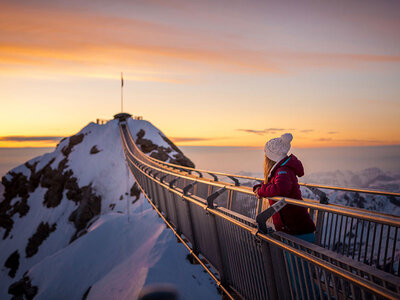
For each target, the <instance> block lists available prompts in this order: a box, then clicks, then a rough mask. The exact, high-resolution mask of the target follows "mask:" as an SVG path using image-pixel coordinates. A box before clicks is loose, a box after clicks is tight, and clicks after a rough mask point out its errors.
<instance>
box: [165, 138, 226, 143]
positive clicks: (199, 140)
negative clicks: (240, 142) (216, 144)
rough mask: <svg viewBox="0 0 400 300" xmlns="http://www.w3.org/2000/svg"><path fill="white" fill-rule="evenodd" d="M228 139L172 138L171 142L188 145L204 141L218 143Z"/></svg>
mask: <svg viewBox="0 0 400 300" xmlns="http://www.w3.org/2000/svg"><path fill="white" fill-rule="evenodd" d="M223 139H227V137H213V138H208V137H172V138H170V140H171V141H173V142H174V143H175V142H176V143H186V142H204V141H218V140H223Z"/></svg>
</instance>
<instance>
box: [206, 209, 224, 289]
mask: <svg viewBox="0 0 400 300" xmlns="http://www.w3.org/2000/svg"><path fill="white" fill-rule="evenodd" d="M207 214H208V216H209V219H210V223H211V228H212V229H213V231H212V234H213V235H214V239H215V241H216V248H217V257H218V264H219V265H218V266H217V268H218V272H219V277H220V281H221V283H222V285H225V267H224V262H223V257H222V251H221V244H220V239H219V234H218V227H217V222H216V221H215V218H216V216H215V215H214V214H210V213H208V212H207Z"/></svg>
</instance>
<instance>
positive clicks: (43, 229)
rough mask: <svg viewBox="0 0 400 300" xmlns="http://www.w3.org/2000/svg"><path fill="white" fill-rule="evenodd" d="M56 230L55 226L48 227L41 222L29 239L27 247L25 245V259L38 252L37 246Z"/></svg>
mask: <svg viewBox="0 0 400 300" xmlns="http://www.w3.org/2000/svg"><path fill="white" fill-rule="evenodd" d="M56 228H57V224H55V223H54V224H53V225H51V226H50V225H49V224H48V223H43V222H41V223H40V224H39V226H38V228H37V229H36V232H35V233H34V234H33V235H32V236H31V237H30V238H29V240H28V245H26V248H25V253H26V257H32V256H33V255H35V254H36V253H37V252H38V249H39V246H40V245H41V244H42V243H43V241H44V240H45V239H47V238H48V237H49V235H50V233H52V232H53V231H55V230H56Z"/></svg>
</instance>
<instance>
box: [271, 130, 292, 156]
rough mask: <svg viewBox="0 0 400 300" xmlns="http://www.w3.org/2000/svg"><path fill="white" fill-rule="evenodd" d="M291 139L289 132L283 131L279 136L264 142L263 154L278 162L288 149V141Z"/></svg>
mask: <svg viewBox="0 0 400 300" xmlns="http://www.w3.org/2000/svg"><path fill="white" fill-rule="evenodd" d="M292 140H293V135H292V134H291V133H285V134H283V135H282V136H281V137H278V138H274V139H271V140H269V141H268V142H266V143H265V148H264V152H265V155H266V156H267V157H268V158H269V159H271V160H273V161H275V162H278V161H280V160H281V159H282V158H284V157H285V156H286V155H287V154H288V152H289V150H290V142H291V141H292Z"/></svg>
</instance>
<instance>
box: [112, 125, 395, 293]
mask: <svg viewBox="0 0 400 300" xmlns="http://www.w3.org/2000/svg"><path fill="white" fill-rule="evenodd" d="M120 128H121V139H122V142H123V145H124V150H125V155H126V158H127V163H128V166H129V168H130V170H131V172H132V174H133V175H134V176H135V178H136V180H137V182H138V184H139V186H140V187H141V189H142V191H143V192H144V193H145V195H146V197H148V199H149V200H150V201H151V203H153V204H154V206H155V207H156V208H157V209H158V211H159V213H160V214H162V216H163V218H165V220H166V221H167V222H170V224H172V225H171V226H172V227H173V228H174V229H175V231H176V233H177V234H179V235H182V236H184V237H185V239H186V240H187V241H188V244H190V248H191V249H192V250H191V251H193V253H201V255H202V256H204V257H205V258H206V259H207V261H208V262H209V263H210V265H211V266H212V267H213V268H214V269H215V270H217V271H218V273H219V279H218V280H219V283H220V284H221V286H223V287H225V288H226V292H227V293H228V294H230V295H232V294H238V295H241V296H242V297H244V298H247V299H277V298H282V299H288V298H292V299H294V298H302V299H307V298H308V299H310V297H311V296H312V297H314V298H315V299H317V298H325V297H330V296H332V295H333V296H335V298H337V299H338V298H352V299H358V298H360V297H359V296H361V297H362V298H364V299H368V298H369V297H370V296H371V297H372V296H377V297H383V298H390V299H395V298H396V293H397V292H399V285H400V284H399V282H398V277H396V276H393V275H392V274H390V272H389V273H385V272H382V271H379V270H377V269H376V268H374V267H371V266H369V265H366V264H360V265H362V268H360V267H358V269H357V268H356V267H355V266H354V263H355V262H354V260H353V259H351V261H350V262H352V263H353V264H351V263H347V264H346V263H345V262H346V261H345V259H346V257H345V256H343V255H341V254H337V253H334V252H332V251H330V250H328V249H323V248H321V247H319V246H317V245H313V244H309V243H306V246H304V242H303V244H302V241H301V240H298V239H296V238H294V237H291V238H288V237H285V236H283V237H282V235H279V233H274V234H272V235H263V234H260V233H258V232H257V229H256V226H255V222H254V217H251V215H253V211H254V212H257V209H260V208H261V207H260V203H259V202H257V201H256V200H254V199H256V198H255V197H254V195H253V194H252V191H251V190H250V189H249V188H245V187H238V186H235V184H228V183H226V182H220V181H215V180H212V179H208V178H204V177H200V176H195V175H193V173H196V174H197V175H198V173H197V172H195V170H192V174H190V173H189V172H187V171H182V170H176V168H172V167H170V166H165V165H164V166H163V165H162V164H160V163H159V162H156V161H153V160H152V159H149V158H148V157H147V156H146V155H144V154H143V153H142V152H141V151H140V150H139V149H138V148H137V147H136V145H135V143H134V141H133V140H132V138H131V137H130V134H129V130H128V129H127V128H126V126H125V125H124V124H121V127H120ZM237 199H242V201H243V199H252V201H248V203H249V205H241V206H239V208H240V209H239V210H235V209H232V207H234V206H235V202H236V201H235V200H237ZM244 201H246V200H244ZM286 201H287V202H288V203H290V204H292V205H301V206H305V207H308V208H309V209H310V210H311V211H312V212H313V216H314V217H315V218H316V219H317V222H318V219H321V218H322V217H321V216H324V214H329V213H330V214H332V215H333V214H336V215H340V216H344V217H347V218H355V219H357V220H363V222H366V221H368V222H375V224H385V225H387V226H392V227H395V228H398V227H399V225H400V222H399V220H398V219H396V218H394V217H392V219H390V218H389V219H388V218H387V216H383V215H381V214H378V215H375V214H373V213H371V212H363V213H360V212H359V211H354V210H352V209H349V208H342V207H337V206H330V205H328V206H327V205H322V204H320V203H317V202H310V201H301V200H294V199H286ZM254 203H256V205H254ZM228 208H230V209H228ZM244 208H246V212H250V213H249V214H247V215H246V214H244V213H242V212H241V211H240V210H241V209H244ZM323 220H327V219H326V218H323ZM336 223H337V224H338V222H336ZM338 227H340V226H338ZM338 227H336V228H338ZM340 228H341V227H340ZM396 230H397V229H396ZM329 232H332V230H330V231H329ZM396 232H397V231H396ZM322 236H324V235H322ZM334 236H336V233H335V235H334ZM339 236H340V235H339ZM396 241H397V237H396V238H395V242H394V243H393V244H390V243H388V246H387V247H386V249H391V250H393V249H395V247H396ZM391 247H392V248H391ZM393 247H394V248H393ZM321 249H323V250H324V251H325V252H323V251H321ZM393 251H394V250H393ZM385 252H387V253H389V252H390V251H385ZM321 253H323V254H321ZM321 255H322V256H321ZM386 256H387V257H389V256H390V255H387V254H386ZM390 257H394V256H390ZM325 258H329V259H325ZM337 258H341V259H340V260H338V259H337ZM347 259H348V258H347ZM338 261H339V262H340V264H339V263H338ZM343 261H344V262H343ZM397 264H398V262H397ZM378 265H379V264H378ZM355 269H357V270H361V271H359V272H358V273H357V272H356V273H354V270H355ZM376 274H378V276H377V275H376ZM382 274H384V276H383V275H382ZM310 276H311V277H310ZM382 277H383V278H384V280H383V279H382ZM309 278H312V280H311V284H309V283H307V282H308V279H309ZM376 278H379V280H376Z"/></svg>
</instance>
